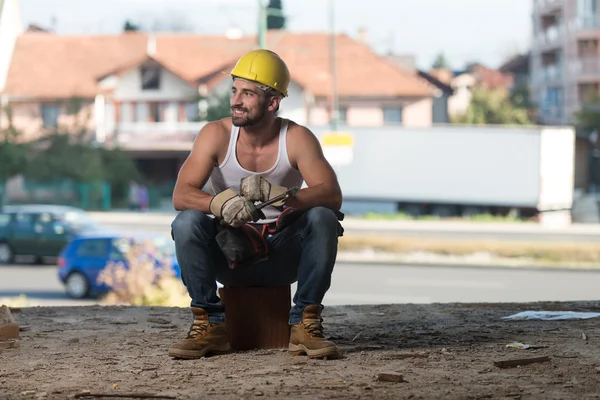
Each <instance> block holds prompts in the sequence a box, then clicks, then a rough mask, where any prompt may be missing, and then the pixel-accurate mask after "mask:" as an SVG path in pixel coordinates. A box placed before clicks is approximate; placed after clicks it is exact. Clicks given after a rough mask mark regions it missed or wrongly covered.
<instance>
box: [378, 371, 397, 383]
mask: <svg viewBox="0 0 600 400" xmlns="http://www.w3.org/2000/svg"><path fill="white" fill-rule="evenodd" d="M377 380H378V381H380V382H404V376H403V375H402V374H398V373H396V372H381V373H380V374H379V375H377Z"/></svg>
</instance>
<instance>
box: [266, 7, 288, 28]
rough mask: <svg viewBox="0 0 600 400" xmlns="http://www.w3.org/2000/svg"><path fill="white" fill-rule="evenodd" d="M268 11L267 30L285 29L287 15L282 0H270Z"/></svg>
mask: <svg viewBox="0 0 600 400" xmlns="http://www.w3.org/2000/svg"><path fill="white" fill-rule="evenodd" d="M267 11H268V13H267V30H270V29H285V22H286V17H285V15H284V14H283V4H282V2H281V0H269V5H268V6H267Z"/></svg>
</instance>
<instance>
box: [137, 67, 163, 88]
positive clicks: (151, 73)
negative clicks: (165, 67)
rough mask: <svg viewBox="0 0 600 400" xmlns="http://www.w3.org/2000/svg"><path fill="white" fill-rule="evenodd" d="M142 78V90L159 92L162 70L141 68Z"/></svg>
mask: <svg viewBox="0 0 600 400" xmlns="http://www.w3.org/2000/svg"><path fill="white" fill-rule="evenodd" d="M140 77H141V80H142V90H158V89H159V88H160V68H158V67H142V68H140Z"/></svg>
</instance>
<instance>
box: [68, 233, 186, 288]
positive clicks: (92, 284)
mask: <svg viewBox="0 0 600 400" xmlns="http://www.w3.org/2000/svg"><path fill="white" fill-rule="evenodd" d="M136 245H142V246H144V247H136V249H138V251H139V249H140V248H141V249H143V250H142V254H143V255H144V256H145V257H152V258H153V259H154V260H155V265H156V266H157V267H159V266H161V265H165V264H169V265H170V266H171V268H172V272H173V274H174V275H175V276H176V277H178V278H181V270H180V269H179V265H178V263H177V258H176V256H175V245H174V243H173V240H172V239H171V238H170V237H169V236H167V235H163V234H136V233H134V234H124V233H111V232H90V233H87V234H83V235H80V236H78V237H76V238H74V239H73V240H71V241H70V242H69V243H68V244H67V245H66V246H65V247H64V248H63V250H62V252H61V253H60V255H59V258H58V278H59V279H60V281H61V282H62V283H63V284H64V285H65V291H66V293H67V295H68V296H69V297H72V298H76V299H81V298H85V297H87V296H90V295H102V294H105V293H107V292H109V291H110V289H111V288H110V287H109V286H107V285H106V284H104V283H99V282H98V276H99V275H100V273H101V272H102V271H103V270H105V268H106V267H107V266H108V265H109V264H110V263H113V262H115V263H120V264H121V265H123V266H124V267H125V268H126V269H127V268H128V265H127V264H128V263H127V260H126V255H127V254H128V252H129V251H130V250H131V249H132V247H134V246H136Z"/></svg>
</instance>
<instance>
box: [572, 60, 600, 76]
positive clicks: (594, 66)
mask: <svg viewBox="0 0 600 400" xmlns="http://www.w3.org/2000/svg"><path fill="white" fill-rule="evenodd" d="M569 72H570V73H569V75H571V76H572V77H574V78H575V79H582V78H588V77H589V78H592V79H595V78H597V79H598V80H600V55H589V56H581V57H579V58H578V59H576V60H573V61H572V62H570V63H569Z"/></svg>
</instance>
